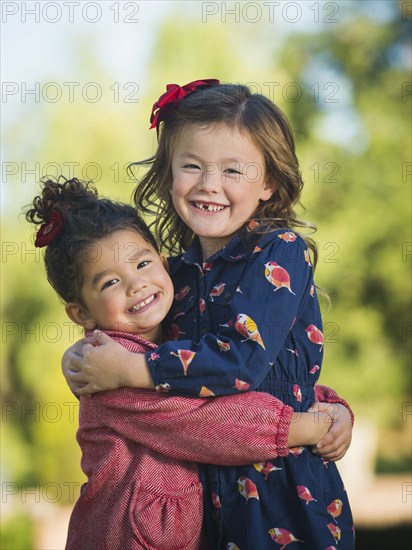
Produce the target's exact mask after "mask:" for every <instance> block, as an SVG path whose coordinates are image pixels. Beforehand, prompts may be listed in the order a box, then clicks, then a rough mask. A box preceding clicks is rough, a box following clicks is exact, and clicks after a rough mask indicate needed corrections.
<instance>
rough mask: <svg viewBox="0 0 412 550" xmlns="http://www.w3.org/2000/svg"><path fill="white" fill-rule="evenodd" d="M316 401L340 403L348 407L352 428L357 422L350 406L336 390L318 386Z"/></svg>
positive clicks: (316, 388)
mask: <svg viewBox="0 0 412 550" xmlns="http://www.w3.org/2000/svg"><path fill="white" fill-rule="evenodd" d="M315 399H316V401H323V402H324V403H332V404H333V403H339V404H340V405H343V406H344V407H346V408H347V409H348V411H349V414H350V417H351V420H352V426H353V424H354V422H355V415H354V414H353V411H352V409H351V408H350V406H349V404H348V403H347V402H346V401H345V400H344V399H342V398H341V397H339V395H338V394H337V393H336V392H335V390H332V389H331V388H328V387H327V386H322V385H321V384H317V385H316V386H315Z"/></svg>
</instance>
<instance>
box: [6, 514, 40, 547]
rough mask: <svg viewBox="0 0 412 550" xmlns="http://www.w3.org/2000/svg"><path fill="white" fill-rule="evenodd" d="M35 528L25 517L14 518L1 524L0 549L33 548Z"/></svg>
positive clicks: (31, 521)
mask: <svg viewBox="0 0 412 550" xmlns="http://www.w3.org/2000/svg"><path fill="white" fill-rule="evenodd" d="M34 534H35V526H34V522H33V520H31V519H30V518H28V517H26V516H22V515H19V516H14V517H13V518H11V519H9V520H7V521H5V522H4V524H2V528H1V539H0V548H1V549H2V550H16V548H19V549H20V550H24V549H25V548H27V549H29V548H33V547H34Z"/></svg>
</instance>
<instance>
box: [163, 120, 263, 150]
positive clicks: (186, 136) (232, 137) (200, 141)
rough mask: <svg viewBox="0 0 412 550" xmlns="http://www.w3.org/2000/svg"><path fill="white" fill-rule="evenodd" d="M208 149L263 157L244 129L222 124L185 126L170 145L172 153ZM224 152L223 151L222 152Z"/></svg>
mask: <svg viewBox="0 0 412 550" xmlns="http://www.w3.org/2000/svg"><path fill="white" fill-rule="evenodd" d="M205 146H207V147H210V148H211V149H219V150H220V151H221V152H222V153H223V152H225V153H230V152H231V150H235V151H237V152H238V153H239V154H240V155H242V154H243V155H245V156H247V157H248V156H256V155H258V156H263V154H262V152H261V150H260V147H258V145H257V144H256V143H255V142H254V140H253V139H252V137H251V136H250V135H249V132H248V131H247V130H245V129H244V128H239V127H237V126H229V125H228V124H225V123H223V122H219V123H211V124H202V125H200V124H186V125H185V126H184V127H183V128H182V129H181V130H180V131H179V133H178V134H177V135H176V137H175V139H174V143H173V144H172V150H173V153H175V152H177V151H178V152H181V150H182V149H184V150H192V149H196V148H201V149H202V150H203V149H204V147H205ZM223 150H224V151H223Z"/></svg>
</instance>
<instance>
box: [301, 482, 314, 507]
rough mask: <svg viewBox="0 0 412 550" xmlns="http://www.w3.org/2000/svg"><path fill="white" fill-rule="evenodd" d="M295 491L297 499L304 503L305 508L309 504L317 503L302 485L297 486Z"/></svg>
mask: <svg viewBox="0 0 412 550" xmlns="http://www.w3.org/2000/svg"><path fill="white" fill-rule="evenodd" d="M296 491H297V493H298V497H299V498H301V499H302V500H304V501H305V503H306V506H307V505H308V504H309V502H312V501H313V502H317V500H316V499H315V498H313V496H312V495H311V493H310V491H309V489H308V488H307V487H305V486H304V485H297V486H296Z"/></svg>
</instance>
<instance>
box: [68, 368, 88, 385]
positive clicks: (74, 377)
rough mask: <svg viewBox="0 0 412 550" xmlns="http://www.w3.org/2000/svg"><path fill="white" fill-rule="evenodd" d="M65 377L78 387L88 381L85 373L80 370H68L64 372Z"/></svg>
mask: <svg viewBox="0 0 412 550" xmlns="http://www.w3.org/2000/svg"><path fill="white" fill-rule="evenodd" d="M66 377H67V380H68V382H69V383H71V384H75V385H76V386H79V387H80V386H84V385H85V384H88V383H89V381H88V379H87V377H86V375H85V374H84V373H83V372H81V371H80V372H77V371H73V370H68V371H67V373H66Z"/></svg>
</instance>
